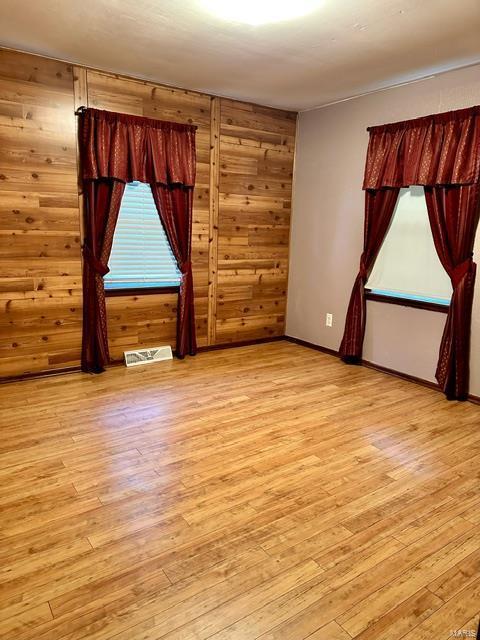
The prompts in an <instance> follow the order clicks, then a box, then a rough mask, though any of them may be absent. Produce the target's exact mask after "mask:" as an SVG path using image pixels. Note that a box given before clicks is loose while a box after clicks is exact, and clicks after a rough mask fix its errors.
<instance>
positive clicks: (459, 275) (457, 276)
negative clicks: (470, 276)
mask: <svg viewBox="0 0 480 640" xmlns="http://www.w3.org/2000/svg"><path fill="white" fill-rule="evenodd" d="M472 267H473V256H470V257H469V258H467V259H466V260H464V261H463V262H461V263H460V264H459V265H457V266H456V267H455V269H454V270H453V271H452V273H451V275H450V280H451V281H452V286H453V288H454V289H455V288H456V287H458V285H459V284H460V282H461V281H462V280H463V278H464V277H465V276H466V275H467V273H468V272H469V271H471V270H472Z"/></svg>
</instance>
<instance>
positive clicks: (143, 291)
mask: <svg viewBox="0 0 480 640" xmlns="http://www.w3.org/2000/svg"><path fill="white" fill-rule="evenodd" d="M179 291H180V285H178V286H172V285H169V286H167V287H161V286H160V287H159V286H158V285H156V286H154V287H125V288H124V289H107V288H106V287H105V297H106V298H114V297H116V296H151V295H158V294H162V293H178V292H179Z"/></svg>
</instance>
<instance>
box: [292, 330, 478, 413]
mask: <svg viewBox="0 0 480 640" xmlns="http://www.w3.org/2000/svg"><path fill="white" fill-rule="evenodd" d="M285 340H288V341H289V342H294V343H295V344H299V345H301V346H302V347H307V348H309V349H314V350H315V351H321V352H322V353H326V354H328V355H330V356H336V357H339V353H338V350H336V349H329V348H328V347H322V346H321V345H318V344H313V343H312V342H307V341H306V340H300V338H294V337H293V336H285ZM359 365H360V366H363V367H367V368H368V369H374V370H375V371H380V372H381V373H386V374H387V375H390V376H395V377H396V378H401V379H402V380H406V381H407V382H413V383H414V384H419V385H421V386H422V387H427V388H428V389H433V390H434V391H439V392H440V393H443V392H442V390H441V389H440V387H439V386H438V384H437V383H436V382H432V381H431V380H425V379H424V378H418V377H417V376H412V375H410V374H409V373H403V372H402V371H397V370H396V369H390V368H389V367H384V366H382V365H380V364H376V363H375V362H370V361H369V360H363V359H362V361H361V362H360V363H359ZM468 401H469V402H473V404H479V405H480V396H475V395H472V394H469V396H468Z"/></svg>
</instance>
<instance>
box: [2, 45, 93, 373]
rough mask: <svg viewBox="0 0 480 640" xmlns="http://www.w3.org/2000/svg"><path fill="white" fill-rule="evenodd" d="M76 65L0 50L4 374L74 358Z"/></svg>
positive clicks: (77, 295)
mask: <svg viewBox="0 0 480 640" xmlns="http://www.w3.org/2000/svg"><path fill="white" fill-rule="evenodd" d="M72 81H73V74H72V67H71V65H68V64H65V63H63V62H56V61H54V60H45V59H42V58H39V57H34V56H28V55H25V54H19V53H15V52H11V51H0V247H1V250H0V308H1V310H2V312H1V314H0V375H1V376H8V375H18V374H22V373H27V372H30V371H38V370H43V369H45V370H46V369H55V368H61V367H66V366H71V365H75V364H78V361H79V357H80V336H81V317H82V305H81V264H80V234H79V209H78V196H77V161H76V134H75V116H74V113H73V112H74V108H73V92H72Z"/></svg>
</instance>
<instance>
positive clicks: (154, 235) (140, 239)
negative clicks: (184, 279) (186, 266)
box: [104, 182, 181, 292]
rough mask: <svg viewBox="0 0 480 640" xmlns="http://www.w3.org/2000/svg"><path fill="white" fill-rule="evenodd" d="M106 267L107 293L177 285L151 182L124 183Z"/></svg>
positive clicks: (171, 253)
mask: <svg viewBox="0 0 480 640" xmlns="http://www.w3.org/2000/svg"><path fill="white" fill-rule="evenodd" d="M108 266H109V267H110V272H109V273H107V275H106V276H105V278H104V282H105V289H106V291H107V292H108V291H115V290H122V289H139V288H142V289H149V288H150V289H151V288H155V289H156V288H158V287H178V286H179V284H180V280H181V274H180V271H179V269H178V267H177V263H176V260H175V257H174V255H173V252H172V249H171V247H170V243H169V242H168V240H167V236H166V235H165V231H164V229H163V226H162V223H161V222H160V218H159V215H158V212H157V208H156V206H155V202H154V200H153V196H152V191H151V189H150V185H148V184H144V183H142V182H130V183H129V184H127V185H126V187H125V192H124V195H123V199H122V204H121V206H120V212H119V214H118V221H117V226H116V228H115V235H114V237H113V245H112V253H111V255H110V260H109V263H108Z"/></svg>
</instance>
